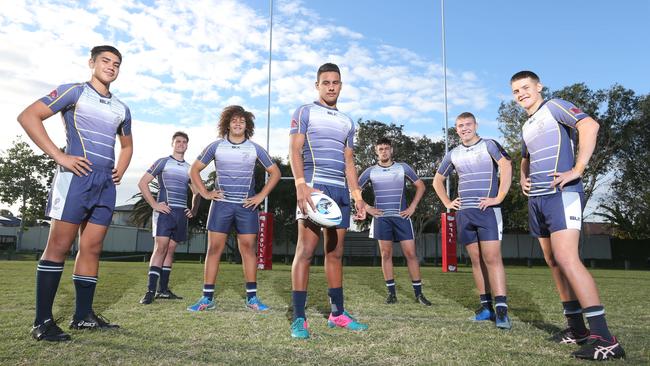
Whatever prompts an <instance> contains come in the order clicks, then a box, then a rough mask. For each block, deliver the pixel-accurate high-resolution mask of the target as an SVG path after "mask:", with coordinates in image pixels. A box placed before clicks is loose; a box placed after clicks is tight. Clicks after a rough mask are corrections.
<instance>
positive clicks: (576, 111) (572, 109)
mask: <svg viewBox="0 0 650 366" xmlns="http://www.w3.org/2000/svg"><path fill="white" fill-rule="evenodd" d="M569 110H570V111H571V113H573V114H581V113H582V110H580V108H578V107H573V108H571V109H569Z"/></svg>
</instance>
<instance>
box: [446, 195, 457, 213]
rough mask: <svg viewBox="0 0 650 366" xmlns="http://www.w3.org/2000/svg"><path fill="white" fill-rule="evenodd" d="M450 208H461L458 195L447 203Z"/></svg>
mask: <svg viewBox="0 0 650 366" xmlns="http://www.w3.org/2000/svg"><path fill="white" fill-rule="evenodd" d="M445 207H447V208H448V209H450V210H460V197H456V199H455V200H453V201H451V202H449V204H448V205H445Z"/></svg>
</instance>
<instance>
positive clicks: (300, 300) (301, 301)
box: [291, 291, 307, 320]
mask: <svg viewBox="0 0 650 366" xmlns="http://www.w3.org/2000/svg"><path fill="white" fill-rule="evenodd" d="M291 302H292V304H293V320H296V318H303V319H307V315H305V305H306V304H307V291H291Z"/></svg>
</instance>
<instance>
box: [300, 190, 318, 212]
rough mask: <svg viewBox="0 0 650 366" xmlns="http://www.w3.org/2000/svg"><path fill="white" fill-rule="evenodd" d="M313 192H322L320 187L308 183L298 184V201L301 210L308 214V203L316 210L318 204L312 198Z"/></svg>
mask: <svg viewBox="0 0 650 366" xmlns="http://www.w3.org/2000/svg"><path fill="white" fill-rule="evenodd" d="M313 192H319V193H320V192H321V191H319V190H318V189H314V188H312V187H310V186H308V185H307V184H306V183H301V184H298V185H297V186H296V201H297V204H298V208H299V209H300V212H302V213H303V214H307V205H309V207H311V209H312V211H316V206H314V202H312V200H311V194H312V193H313Z"/></svg>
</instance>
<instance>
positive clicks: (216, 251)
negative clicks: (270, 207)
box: [187, 105, 280, 311]
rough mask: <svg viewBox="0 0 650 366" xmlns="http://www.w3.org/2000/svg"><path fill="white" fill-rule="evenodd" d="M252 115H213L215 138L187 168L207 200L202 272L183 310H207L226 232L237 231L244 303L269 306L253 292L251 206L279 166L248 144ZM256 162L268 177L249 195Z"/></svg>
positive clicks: (233, 110)
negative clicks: (199, 287)
mask: <svg viewBox="0 0 650 366" xmlns="http://www.w3.org/2000/svg"><path fill="white" fill-rule="evenodd" d="M254 119H255V116H254V115H253V114H252V113H251V112H248V111H246V110H245V109H244V108H242V107H240V106H238V105H231V106H229V107H226V108H225V109H224V110H223V112H222V113H221V117H220V119H219V136H220V137H221V138H220V139H218V140H217V141H215V142H213V143H211V144H210V145H208V146H207V147H206V148H205V149H204V150H203V152H201V154H200V155H199V156H198V158H197V159H196V161H195V162H194V164H192V167H191V168H190V179H191V180H192V183H193V184H194V185H195V186H196V187H197V188H198V191H199V193H200V194H201V196H203V198H205V199H207V200H210V201H212V203H211V204H210V213H209V214H208V223H207V229H208V250H207V253H206V256H205V268H204V272H203V296H202V297H201V298H200V299H199V300H198V301H197V302H196V303H195V304H193V305H191V306H189V307H188V308H187V310H189V311H203V310H212V309H214V308H215V307H216V305H215V302H214V291H215V288H214V287H215V283H216V280H217V273H218V272H219V262H220V260H221V253H222V252H223V249H224V247H225V246H226V239H227V238H228V234H229V233H230V230H231V229H232V228H233V226H234V228H235V230H236V231H237V244H238V246H239V252H240V253H241V256H242V265H243V267H244V279H245V281H246V307H247V308H249V309H252V310H255V311H266V310H268V309H269V307H268V306H266V305H265V304H264V303H262V301H261V300H260V299H259V297H258V296H257V257H256V254H255V250H256V239H257V232H258V231H259V217H258V210H257V207H258V206H259V204H260V203H262V201H264V198H265V197H266V196H268V195H269V193H271V191H272V190H273V188H274V187H275V185H276V184H277V183H278V182H279V181H280V169H279V168H278V166H277V165H276V164H275V163H274V162H273V160H271V156H269V154H268V152H266V150H264V148H262V147H261V146H260V145H258V144H256V143H254V142H252V141H251V140H250V137H251V136H253V132H254V131H255V123H254ZM213 160H214V166H215V169H216V178H215V182H214V189H213V190H211V191H208V189H207V188H206V187H205V184H203V180H201V175H200V173H201V171H202V170H203V169H205V167H206V166H207V165H208V164H209V163H210V162H211V161H213ZM258 161H259V162H260V163H261V164H262V165H263V166H264V168H265V169H266V171H267V173H269V179H268V181H267V182H266V184H265V185H264V187H263V188H262V190H261V191H260V192H259V193H257V194H256V193H255V163H256V162H258Z"/></svg>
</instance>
